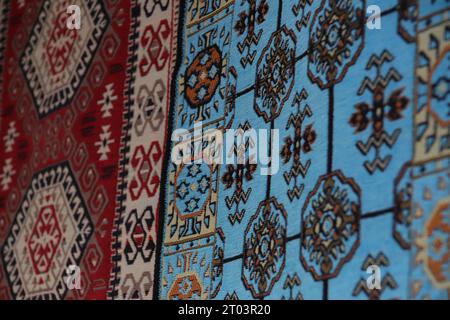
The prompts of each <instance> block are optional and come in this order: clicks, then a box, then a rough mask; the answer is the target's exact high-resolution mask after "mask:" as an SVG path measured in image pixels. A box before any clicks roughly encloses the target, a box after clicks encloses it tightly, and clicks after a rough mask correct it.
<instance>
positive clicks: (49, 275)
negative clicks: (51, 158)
mask: <svg viewBox="0 0 450 320" xmlns="http://www.w3.org/2000/svg"><path fill="white" fill-rule="evenodd" d="M92 233H93V226H92V222H91V220H90V218H89V213H88V211H87V208H86V206H85V204H84V199H82V198H81V195H80V191H79V187H78V186H77V184H76V181H75V179H74V176H73V173H72V171H71V169H70V166H69V165H68V163H62V164H60V165H56V166H53V167H49V168H47V169H45V170H43V171H41V172H39V173H37V174H36V175H35V176H34V178H33V179H32V180H31V184H30V186H29V188H28V189H27V191H26V193H25V197H24V199H23V201H22V204H21V205H20V209H19V211H18V213H17V216H16V219H15V221H14V223H13V224H12V227H11V231H10V234H9V236H8V237H7V238H6V242H5V245H4V246H3V252H2V256H3V259H4V264H5V268H6V270H7V271H8V277H9V278H8V280H9V282H10V284H11V288H12V293H13V295H14V298H15V299H62V298H64V296H65V294H66V292H67V286H66V284H65V282H64V281H65V278H66V272H67V271H66V268H67V267H69V266H70V265H77V264H78V263H79V262H80V259H81V256H82V255H83V252H84V250H85V248H86V244H87V242H88V240H89V238H90V237H91V235H92ZM19 261H20V263H19Z"/></svg>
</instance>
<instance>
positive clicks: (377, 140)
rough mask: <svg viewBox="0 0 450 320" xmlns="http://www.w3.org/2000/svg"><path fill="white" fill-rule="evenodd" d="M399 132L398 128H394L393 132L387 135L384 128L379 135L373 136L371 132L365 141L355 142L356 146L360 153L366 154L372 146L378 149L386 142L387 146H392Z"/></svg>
mask: <svg viewBox="0 0 450 320" xmlns="http://www.w3.org/2000/svg"><path fill="white" fill-rule="evenodd" d="M400 133H401V130H400V129H398V128H397V129H395V130H394V132H393V133H392V134H391V135H389V134H388V133H387V132H386V131H385V130H383V132H382V133H381V134H380V135H377V136H374V135H373V134H372V135H371V136H370V137H369V139H368V140H367V142H366V143H364V142H362V141H361V140H359V141H358V142H357V143H356V146H357V147H358V149H359V151H361V153H362V154H364V155H367V154H368V153H369V151H370V149H371V148H372V147H374V148H375V149H380V148H381V146H383V145H384V144H386V145H387V146H388V147H389V148H392V147H393V146H394V144H395V142H397V139H398V137H399V135H400Z"/></svg>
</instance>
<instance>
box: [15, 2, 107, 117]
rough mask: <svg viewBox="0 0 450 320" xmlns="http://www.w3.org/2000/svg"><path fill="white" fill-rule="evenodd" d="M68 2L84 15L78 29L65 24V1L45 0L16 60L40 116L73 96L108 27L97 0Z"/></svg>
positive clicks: (101, 6) (60, 105)
mask: <svg viewBox="0 0 450 320" xmlns="http://www.w3.org/2000/svg"><path fill="white" fill-rule="evenodd" d="M70 4H72V5H78V6H79V8H80V14H81V16H82V17H83V18H84V19H83V23H82V24H81V28H80V30H76V29H69V28H67V27H66V23H67V20H68V16H69V14H68V13H67V9H66V8H67V6H68V2H67V1H57V2H55V1H50V0H47V1H45V2H44V3H43V5H42V8H41V11H40V13H39V18H38V20H37V22H36V24H35V25H34V27H33V31H32V32H31V36H30V39H29V42H28V45H27V47H26V49H25V51H24V52H23V56H22V59H21V61H20V66H21V68H22V71H23V73H24V76H25V77H26V79H27V84H28V86H29V87H30V91H31V92H32V94H33V98H34V101H35V103H36V106H37V111H38V114H39V116H40V117H44V116H46V115H48V114H49V113H51V112H52V111H53V110H55V109H57V108H60V107H62V106H64V105H66V104H67V103H69V102H70V101H71V100H72V99H73V97H74V96H75V94H76V91H77V89H78V87H79V86H80V84H81V81H82V80H83V77H84V76H85V74H86V70H87V66H88V65H89V64H90V62H91V60H92V58H93V56H94V55H95V51H96V50H97V48H98V45H99V43H100V41H101V38H102V36H103V33H104V31H105V29H106V27H107V26H108V16H107V15H106V13H105V11H104V8H103V5H102V2H101V1H98V0H89V1H80V0H78V1H75V2H71V3H70Z"/></svg>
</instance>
